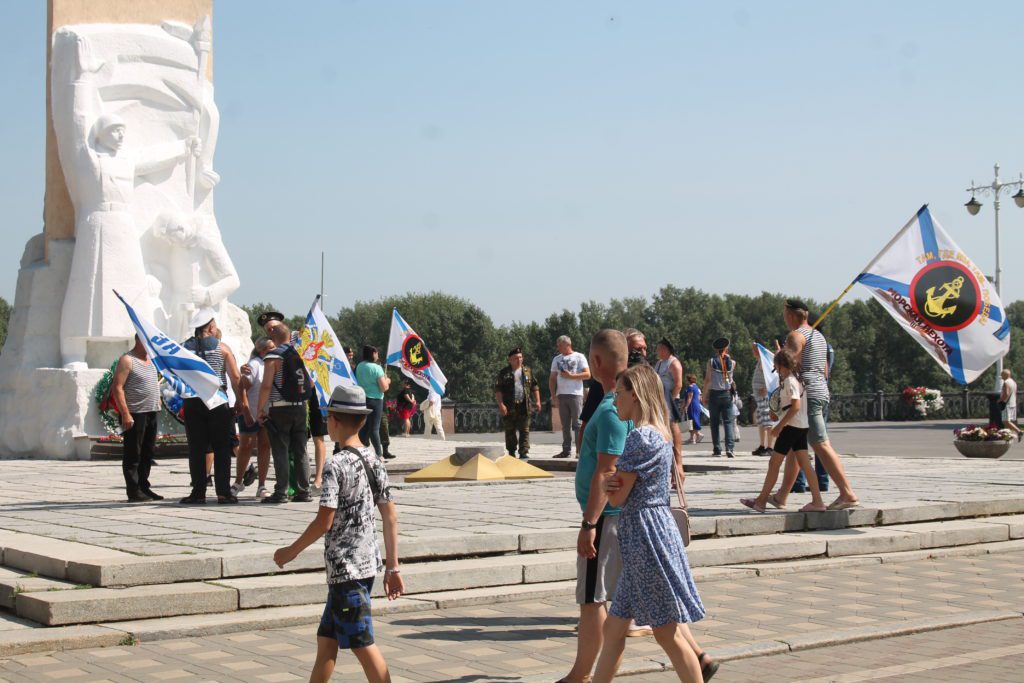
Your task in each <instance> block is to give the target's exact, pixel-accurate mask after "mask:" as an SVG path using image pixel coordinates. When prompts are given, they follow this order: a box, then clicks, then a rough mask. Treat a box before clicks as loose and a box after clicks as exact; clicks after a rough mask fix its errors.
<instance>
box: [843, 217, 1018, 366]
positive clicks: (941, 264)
mask: <svg viewBox="0 0 1024 683" xmlns="http://www.w3.org/2000/svg"><path fill="white" fill-rule="evenodd" d="M856 282H859V283H860V284H862V285H864V286H865V287H867V288H868V290H869V291H870V292H871V295H872V296H874V297H875V299H877V300H878V301H879V302H880V303H881V304H882V306H884V307H885V310H887V311H888V312H889V315H891V316H892V317H893V318H895V319H896V321H897V322H898V323H899V324H900V326H901V327H903V329H905V330H906V331H907V332H908V333H909V334H910V336H911V337H913V338H914V339H916V340H917V343H919V344H920V345H921V346H923V347H924V348H925V350H926V351H928V353H929V354H931V356H932V358H934V359H935V360H936V361H938V363H939V365H941V366H942V368H943V369H944V370H945V371H946V372H948V373H949V374H950V376H951V377H952V378H953V379H955V380H956V381H957V382H959V383H960V384H968V383H970V382H973V381H974V380H975V379H977V378H978V376H979V375H980V374H981V373H983V372H984V371H985V370H986V369H988V367H989V366H990V365H992V364H993V363H995V362H996V361H997V360H999V359H1000V358H1002V357H1003V356H1004V355H1006V352H1007V351H1009V350H1010V323H1009V321H1008V320H1007V319H1006V310H1005V309H1004V308H1003V303H1002V301H1000V300H999V295H998V294H997V293H996V291H995V288H994V287H993V286H992V285H991V284H990V283H989V281H988V279H987V278H986V277H985V275H984V273H982V272H981V270H979V269H978V267H977V266H976V265H974V262H973V261H971V259H969V258H968V257H967V255H966V254H965V253H964V252H963V251H961V249H960V247H958V246H957V245H956V242H954V241H953V239H952V238H951V237H950V236H949V235H948V234H946V231H945V230H943V229H942V226H941V225H939V224H938V222H937V221H935V220H934V219H933V218H932V215H931V213H930V212H929V211H928V207H927V206H923V207H921V209H920V211H918V212H917V215H915V216H914V217H913V218H911V219H910V222H909V223H907V224H906V225H905V226H903V229H902V230H900V231H899V232H898V233H897V234H896V236H895V237H893V238H892V241H890V242H889V244H887V245H886V247H885V248H884V249H882V251H881V252H880V253H879V254H878V256H876V257H875V259H874V260H873V261H872V262H871V263H870V264H868V267H867V268H865V269H864V272H863V273H861V274H860V275H858V276H857V279H856Z"/></svg>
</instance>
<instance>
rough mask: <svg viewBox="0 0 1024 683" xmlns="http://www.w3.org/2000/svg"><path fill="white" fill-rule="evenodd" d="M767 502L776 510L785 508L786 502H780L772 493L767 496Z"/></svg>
mask: <svg viewBox="0 0 1024 683" xmlns="http://www.w3.org/2000/svg"><path fill="white" fill-rule="evenodd" d="M768 504H769V505H771V506H772V507H773V508H775V509H776V510H785V509H786V504H785V503H780V502H779V499H778V498H776V497H775V494H774V493H773V494H772V495H770V496H768Z"/></svg>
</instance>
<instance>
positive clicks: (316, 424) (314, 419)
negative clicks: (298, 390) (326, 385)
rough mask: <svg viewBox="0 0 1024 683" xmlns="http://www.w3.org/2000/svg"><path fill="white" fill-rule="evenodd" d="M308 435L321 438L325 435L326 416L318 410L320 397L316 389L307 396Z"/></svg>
mask: <svg viewBox="0 0 1024 683" xmlns="http://www.w3.org/2000/svg"><path fill="white" fill-rule="evenodd" d="M309 435H310V436H315V437H321V438H322V437H325V436H327V418H325V417H324V414H323V413H322V412H320V399H318V398H317V396H316V391H314V392H313V395H312V396H310V397H309Z"/></svg>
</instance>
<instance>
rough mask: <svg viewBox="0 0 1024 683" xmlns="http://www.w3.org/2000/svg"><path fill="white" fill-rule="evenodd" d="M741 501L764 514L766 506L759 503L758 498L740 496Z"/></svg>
mask: <svg viewBox="0 0 1024 683" xmlns="http://www.w3.org/2000/svg"><path fill="white" fill-rule="evenodd" d="M740 503H742V504H743V505H746V506H747V507H748V508H750V509H751V510H753V511H754V512H759V513H761V514H764V507H762V506H760V505H758V504H757V498H740Z"/></svg>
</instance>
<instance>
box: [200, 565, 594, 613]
mask: <svg viewBox="0 0 1024 683" xmlns="http://www.w3.org/2000/svg"><path fill="white" fill-rule="evenodd" d="M575 558H576V553H575V552H571V551H563V552H554V553H537V554H533V555H500V556H495V557H479V558H474V559H468V560H444V561H440V562H421V563H416V564H407V565H403V567H402V577H403V579H404V580H405V586H406V590H407V593H406V594H407V595H411V596H415V595H418V594H420V593H436V592H439V591H457V590H465V589H469V588H486V587H489V586H514V585H517V584H523V583H547V582H551V581H564V580H569V579H575V578H576V559H575ZM216 585H218V586H224V587H225V588H231V589H233V590H236V591H238V607H239V609H243V610H244V609H254V608H258V607H279V606H283V605H300V604H313V603H323V601H324V596H325V594H326V590H327V589H326V578H325V574H324V573H323V572H304V573H300V574H275V575H270V576H250V577H244V578H237V579H221V580H219V581H217V582H216ZM383 594H384V588H383V583H382V582H381V581H380V580H378V581H377V582H376V583H375V584H374V587H373V596H374V597H375V598H376V597H382V596H383Z"/></svg>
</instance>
